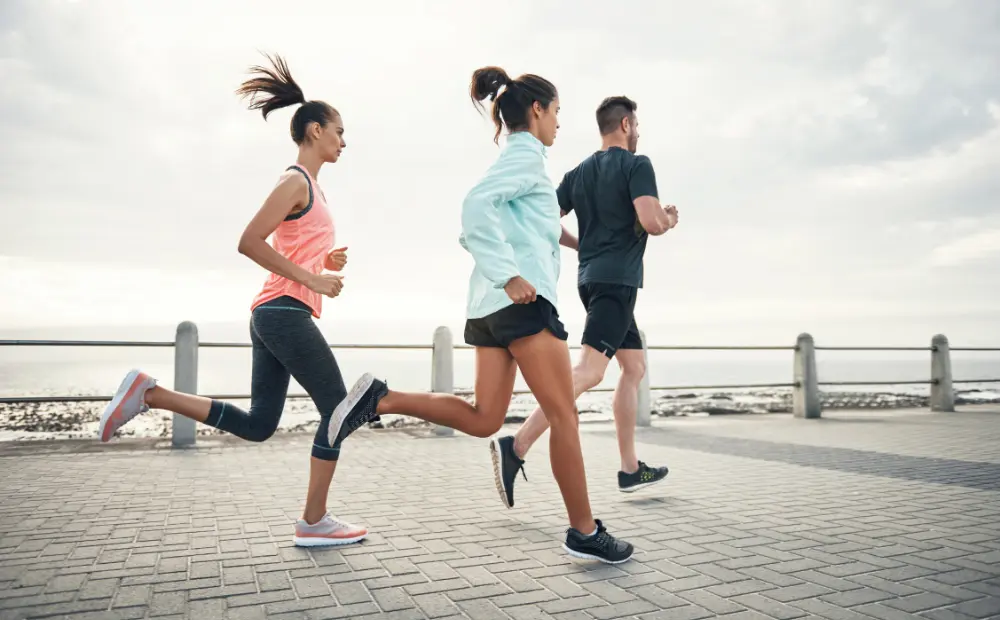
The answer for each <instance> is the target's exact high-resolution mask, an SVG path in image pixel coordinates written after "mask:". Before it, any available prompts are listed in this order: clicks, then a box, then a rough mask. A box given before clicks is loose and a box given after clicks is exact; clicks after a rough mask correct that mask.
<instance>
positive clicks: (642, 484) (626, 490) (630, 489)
mask: <svg viewBox="0 0 1000 620" xmlns="http://www.w3.org/2000/svg"><path fill="white" fill-rule="evenodd" d="M666 479H667V477H666V476H664V477H662V478H660V479H659V480H654V481H652V482H640V483H639V484H636V485H633V486H630V487H624V488H622V487H618V490H619V491H621V492H622V493H635V492H636V491H641V490H642V489H648V488H649V487H651V486H653V485H656V484H659V483H661V482H663V481H664V480H666Z"/></svg>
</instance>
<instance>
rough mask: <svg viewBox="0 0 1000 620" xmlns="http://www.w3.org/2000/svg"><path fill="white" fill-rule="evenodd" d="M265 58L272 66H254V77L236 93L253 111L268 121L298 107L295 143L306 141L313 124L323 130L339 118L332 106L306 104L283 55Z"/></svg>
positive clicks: (295, 117)
mask: <svg viewBox="0 0 1000 620" xmlns="http://www.w3.org/2000/svg"><path fill="white" fill-rule="evenodd" d="M265 57H266V58H267V59H268V60H269V61H271V67H270V68H269V67H261V66H259V65H254V66H253V67H250V73H251V75H253V77H251V78H249V79H248V80H246V81H245V82H243V83H242V84H240V87H239V88H237V89H236V94H238V95H240V96H241V97H243V98H245V99H246V98H249V99H250V105H249V106H248V107H249V108H250V109H251V110H260V111H261V113H262V114H263V115H264V120H267V115H268V114H270V113H271V112H274V111H275V110H278V109H280V108H285V107H288V106H290V105H298V106H301V107H299V109H298V110H295V114H294V115H292V122H291V134H292V140H294V141H295V144H302V143H303V142H304V141H305V138H306V128H307V127H309V124H310V123H319V125H320V127H326V124H327V123H329V122H331V121H333V120H334V119H336V118H337V117H339V116H340V113H339V112H337V110H335V109H334V108H333V106H331V105H330V104H329V103H326V102H324V101H307V100H306V97H305V95H304V94H302V89H301V88H300V87H299V85H298V84H297V83H296V82H295V80H294V79H293V78H292V74H291V72H290V71H289V70H288V65H287V64H285V60H284V59H283V58H282V57H281V56H277V55H275V56H273V57H272V56H270V55H267V54H265Z"/></svg>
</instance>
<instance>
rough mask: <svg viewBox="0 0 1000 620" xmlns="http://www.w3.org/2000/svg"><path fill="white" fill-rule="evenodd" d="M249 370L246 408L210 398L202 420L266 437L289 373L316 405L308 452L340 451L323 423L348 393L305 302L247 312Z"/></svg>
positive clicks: (281, 302)
mask: <svg viewBox="0 0 1000 620" xmlns="http://www.w3.org/2000/svg"><path fill="white" fill-rule="evenodd" d="M250 341H251V343H252V344H253V375H252V379H251V384H250V411H243V410H242V409H240V408H239V407H236V406H235V405H232V404H230V403H224V402H222V401H212V407H211V409H210V410H209V413H208V419H206V420H205V423H206V424H208V425H209V426H214V427H215V428H218V429H220V430H223V431H226V432H227V433H232V434H233V435H236V436H237V437H241V438H243V439H246V440H249V441H266V440H267V439H269V438H270V437H271V435H273V434H274V431H276V430H277V428H278V420H280V419H281V413H282V411H283V410H284V408H285V398H286V396H287V394H288V383H289V378H290V377H295V380H296V381H297V382H298V383H299V385H301V386H302V387H303V388H305V390H306V392H307V393H308V394H309V396H310V397H311V398H312V400H313V403H315V404H316V408H317V409H318V410H319V415H320V424H319V429H317V430H316V437H315V438H314V439H313V446H312V455H313V456H314V457H315V458H318V459H322V460H324V461H336V460H337V459H338V458H339V457H340V445H339V444H338V445H337V446H336V447H334V448H331V447H330V444H329V443H328V442H327V435H326V428H327V423H328V422H329V421H330V416H331V415H332V414H333V410H334V408H335V407H336V406H337V405H338V404H340V401H342V400H344V398H346V397H347V388H346V387H345V386H344V378H343V377H342V376H341V374H340V368H339V367H338V366H337V360H336V359H335V358H334V357H333V352H332V351H331V350H330V346H329V345H328V344H327V342H326V339H325V338H323V334H322V333H321V332H320V331H319V328H318V327H317V326H316V323H315V322H314V321H313V318H312V312H311V311H310V310H309V307H308V306H306V305H305V304H304V303H302V302H301V301H299V300H297V299H294V298H291V297H279V298H278V299H274V300H272V301H268V302H264V303H263V304H261V305H259V306H257V307H256V308H255V309H254V311H253V314H252V315H251V318H250Z"/></svg>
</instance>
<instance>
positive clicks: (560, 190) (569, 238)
mask: <svg viewBox="0 0 1000 620" xmlns="http://www.w3.org/2000/svg"><path fill="white" fill-rule="evenodd" d="M573 173H574V170H570V171H569V172H567V173H566V174H565V175H563V178H562V181H561V182H560V183H559V187H557V188H556V198H558V199H559V217H566V214H567V213H569V212H570V211H572V210H573V192H572V189H571V188H572V186H573ZM559 245H561V246H563V247H567V248H569V249H571V250H577V251H579V249H580V241H579V239H577V238H576V237H575V236H573V233H571V232H570V231H568V230H566V227H565V226H563V227H562V235H560V237H559Z"/></svg>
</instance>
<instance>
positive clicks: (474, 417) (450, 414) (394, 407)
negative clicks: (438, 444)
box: [378, 347, 517, 437]
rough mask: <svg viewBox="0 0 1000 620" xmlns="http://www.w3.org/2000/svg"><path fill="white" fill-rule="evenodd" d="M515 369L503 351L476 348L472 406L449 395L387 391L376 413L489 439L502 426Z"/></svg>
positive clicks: (508, 403)
mask: <svg viewBox="0 0 1000 620" xmlns="http://www.w3.org/2000/svg"><path fill="white" fill-rule="evenodd" d="M516 376H517V366H516V365H515V364H514V358H513V357H511V354H510V353H508V352H507V349H501V348H494V347H476V404H475V405H472V404H470V403H469V402H468V401H466V400H465V399H464V398H460V397H458V396H454V395H452V394H427V393H409V392H394V391H391V390H390V391H389V393H388V394H386V395H385V396H384V397H383V398H382V400H380V401H379V403H378V413H379V414H380V415H381V414H386V413H395V414H401V415H408V416H411V417H414V418H419V419H421V420H426V421H427V422H432V423H434V424H439V425H441V426H447V427H449V428H453V429H455V430H457V431H461V432H463V433H466V434H467V435H473V436H475V437H489V436H490V435H492V434H494V433H496V432H497V431H498V430H500V427H501V426H503V422H504V419H505V418H506V417H507V407H509V406H510V396H511V394H512V393H513V391H514V379H515V378H516Z"/></svg>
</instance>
